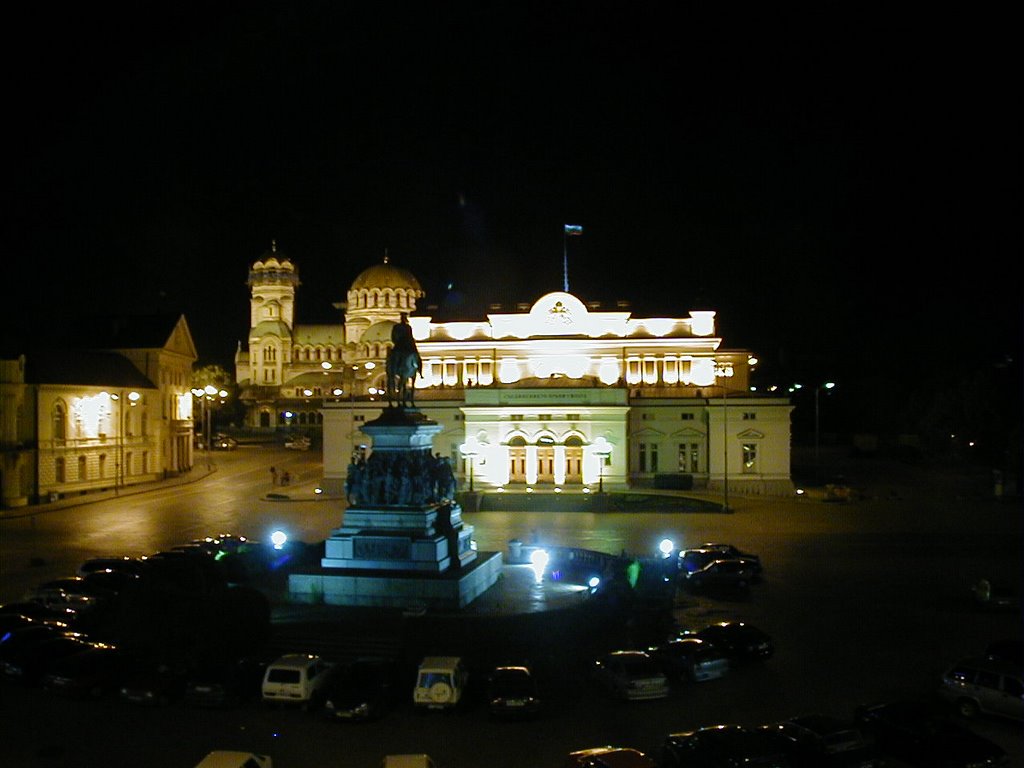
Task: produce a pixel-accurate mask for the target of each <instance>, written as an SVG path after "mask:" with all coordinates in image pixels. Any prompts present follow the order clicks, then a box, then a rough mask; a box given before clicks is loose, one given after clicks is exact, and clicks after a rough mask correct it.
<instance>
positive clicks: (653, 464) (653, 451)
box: [651, 443, 658, 472]
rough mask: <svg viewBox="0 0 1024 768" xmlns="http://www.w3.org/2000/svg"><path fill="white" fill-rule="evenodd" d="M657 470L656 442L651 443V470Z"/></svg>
mask: <svg viewBox="0 0 1024 768" xmlns="http://www.w3.org/2000/svg"><path fill="white" fill-rule="evenodd" d="M657 471H658V444H657V443H651V472H657Z"/></svg>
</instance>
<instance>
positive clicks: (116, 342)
mask: <svg viewBox="0 0 1024 768" xmlns="http://www.w3.org/2000/svg"><path fill="white" fill-rule="evenodd" d="M180 319H181V314H180V313H178V314H174V313H166V314H151V315H100V316H96V317H91V318H84V319H82V320H81V321H80V322H77V323H76V324H75V326H74V327H73V328H68V329H65V330H66V332H67V337H68V344H67V346H69V347H73V348H75V349H160V348H162V347H164V346H165V345H166V344H167V340H168V339H169V338H170V337H171V334H172V333H173V332H174V327H175V325H177V323H178V321H179V320H180Z"/></svg>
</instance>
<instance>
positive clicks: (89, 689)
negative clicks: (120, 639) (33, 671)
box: [42, 644, 139, 699]
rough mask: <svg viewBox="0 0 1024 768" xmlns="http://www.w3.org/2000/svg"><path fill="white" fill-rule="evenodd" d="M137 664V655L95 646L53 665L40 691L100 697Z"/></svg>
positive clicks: (114, 686) (78, 696) (120, 648)
mask: <svg viewBox="0 0 1024 768" xmlns="http://www.w3.org/2000/svg"><path fill="white" fill-rule="evenodd" d="M138 664H139V659H138V656H137V655H136V654H134V653H132V652H130V651H128V650H127V649H124V648H122V647H119V646H116V645H106V644H96V645H95V646H94V647H92V648H87V649H85V650H83V651H82V652H81V653H75V654H72V655H70V656H68V657H66V658H63V659H60V660H59V661H57V662H55V663H54V664H53V666H52V667H51V668H50V671H49V672H48V673H47V674H46V675H44V676H43V680H42V683H43V688H45V689H46V690H48V691H50V692H52V693H56V694H59V695H62V696H70V697H74V698H92V699H95V698H99V697H100V696H104V695H107V694H110V693H113V692H114V691H115V690H117V687H118V686H119V685H120V684H121V683H122V682H123V681H124V680H125V679H126V677H127V676H128V675H129V674H130V673H131V672H132V670H133V669H135V668H136V667H137V665H138Z"/></svg>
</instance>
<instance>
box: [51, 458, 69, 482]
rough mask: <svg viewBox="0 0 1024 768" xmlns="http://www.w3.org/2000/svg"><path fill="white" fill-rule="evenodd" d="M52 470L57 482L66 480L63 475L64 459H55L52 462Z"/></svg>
mask: <svg viewBox="0 0 1024 768" xmlns="http://www.w3.org/2000/svg"><path fill="white" fill-rule="evenodd" d="M53 472H54V475H56V479H57V482H58V483H64V482H67V477H66V476H65V469H64V459H57V460H56V461H55V462H54V464H53Z"/></svg>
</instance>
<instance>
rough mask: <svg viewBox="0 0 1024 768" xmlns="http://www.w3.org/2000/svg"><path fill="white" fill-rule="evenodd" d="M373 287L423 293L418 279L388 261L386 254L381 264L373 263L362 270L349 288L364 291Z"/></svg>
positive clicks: (420, 294)
mask: <svg viewBox="0 0 1024 768" xmlns="http://www.w3.org/2000/svg"><path fill="white" fill-rule="evenodd" d="M373 288H391V289H394V290H407V291H414V292H415V293H416V295H417V296H422V295H423V288H421V287H420V282H419V280H417V279H416V278H415V277H413V274H412V273H411V272H408V271H406V270H404V269H402V268H401V267H396V266H395V265H394V264H391V263H389V262H388V257H387V256H385V257H384V263H383V264H374V265H373V266H372V267H370V268H369V269H366V270H363V272H362V274H360V275H359V277H357V278H356V279H355V281H353V283H352V288H351V289H350V290H353V291H364V290H371V289H373Z"/></svg>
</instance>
